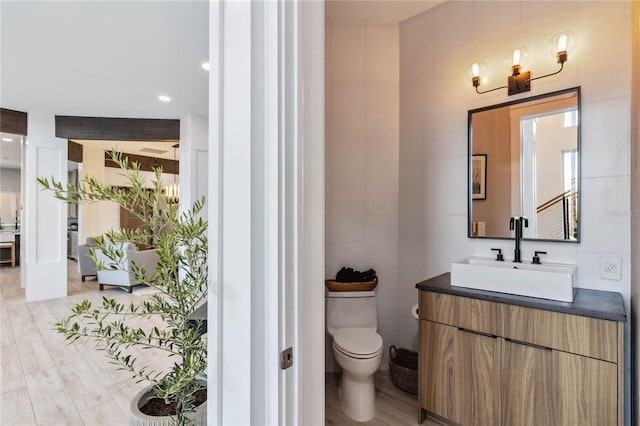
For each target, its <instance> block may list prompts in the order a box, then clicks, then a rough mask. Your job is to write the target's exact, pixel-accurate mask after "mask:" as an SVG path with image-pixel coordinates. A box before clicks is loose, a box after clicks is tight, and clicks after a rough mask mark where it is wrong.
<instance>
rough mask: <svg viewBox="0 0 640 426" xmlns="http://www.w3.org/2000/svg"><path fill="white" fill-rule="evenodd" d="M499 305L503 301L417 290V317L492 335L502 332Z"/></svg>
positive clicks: (501, 306)
mask: <svg viewBox="0 0 640 426" xmlns="http://www.w3.org/2000/svg"><path fill="white" fill-rule="evenodd" d="M502 309H503V305H501V304H499V303H493V302H487V301H484V300H479V299H472V298H469V297H460V296H452V295H450V294H442V293H435V292H428V291H421V292H420V319H424V320H429V321H433V322H438V323H441V324H447V325H452V326H454V327H461V328H464V329H467V330H472V331H479V332H481V333H487V334H491V335H495V336H499V335H501V334H502V333H501V332H502V330H501V327H500V326H501V321H500V317H501V312H502Z"/></svg>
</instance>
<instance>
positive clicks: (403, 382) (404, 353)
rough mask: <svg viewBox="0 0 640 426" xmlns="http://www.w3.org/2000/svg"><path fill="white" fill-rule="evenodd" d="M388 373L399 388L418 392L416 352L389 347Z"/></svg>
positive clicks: (409, 391) (414, 392)
mask: <svg viewBox="0 0 640 426" xmlns="http://www.w3.org/2000/svg"><path fill="white" fill-rule="evenodd" d="M389 374H390V375H391V381H392V382H393V384H394V385H396V387H397V388H398V389H400V390H403V391H405V392H408V393H410V394H413V395H417V394H418V353H417V352H414V351H411V350H409V349H403V348H400V349H396V347H395V346H394V345H391V346H390V347H389Z"/></svg>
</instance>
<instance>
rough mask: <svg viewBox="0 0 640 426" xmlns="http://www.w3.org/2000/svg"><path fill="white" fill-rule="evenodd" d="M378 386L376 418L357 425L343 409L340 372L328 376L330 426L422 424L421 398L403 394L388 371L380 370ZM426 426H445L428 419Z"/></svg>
mask: <svg viewBox="0 0 640 426" xmlns="http://www.w3.org/2000/svg"><path fill="white" fill-rule="evenodd" d="M374 380H375V384H376V411H377V414H376V417H375V418H374V419H373V420H371V421H370V422H367V423H360V422H355V421H353V420H351V419H349V418H348V417H346V416H345V415H344V414H343V413H342V410H341V408H340V400H339V397H338V383H339V381H340V373H327V374H325V420H326V421H325V423H326V424H327V425H371V426H404V425H407V426H409V425H418V397H417V396H415V395H411V394H409V393H406V392H403V391H401V390H400V389H398V388H396V387H395V386H394V385H393V383H392V382H391V378H390V377H389V372H388V371H378V372H376V373H375V376H374ZM422 425H423V426H441V425H443V423H438V422H437V421H436V420H435V419H431V418H427V420H425V422H424V423H422Z"/></svg>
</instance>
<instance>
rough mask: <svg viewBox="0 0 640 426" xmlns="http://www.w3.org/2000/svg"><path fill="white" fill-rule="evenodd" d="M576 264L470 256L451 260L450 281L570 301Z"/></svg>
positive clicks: (462, 284)
mask: <svg viewBox="0 0 640 426" xmlns="http://www.w3.org/2000/svg"><path fill="white" fill-rule="evenodd" d="M575 270H576V265H570V264H565V263H544V264H542V265H534V264H531V263H513V262H512V261H509V260H506V261H504V262H497V261H496V260H494V259H491V258H485V257H470V258H468V259H465V260H461V261H459V262H453V263H452V264H451V285H452V286H457V287H467V288H475V289H478V290H488V291H497V292H500V293H509V294H517V295H520V296H529V297H539V298H542V299H550V300H559V301H562V302H573V294H574V293H575V291H574V287H575V284H574V278H573V276H574V274H575Z"/></svg>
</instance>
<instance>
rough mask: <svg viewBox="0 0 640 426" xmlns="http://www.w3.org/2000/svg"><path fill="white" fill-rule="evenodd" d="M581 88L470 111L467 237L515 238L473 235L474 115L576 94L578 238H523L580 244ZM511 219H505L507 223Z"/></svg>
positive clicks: (526, 239)
mask: <svg viewBox="0 0 640 426" xmlns="http://www.w3.org/2000/svg"><path fill="white" fill-rule="evenodd" d="M580 87H581V86H576V87H571V88H569V89H563V90H558V91H555V92H549V93H543V94H540V95H536V96H531V97H528V98H522V99H516V100H514V101H509V102H503V103H500V104H495V105H489V106H486V107H481V108H476V109H472V110H469V111H468V113H467V119H468V124H467V237H468V238H477V239H487V240H512V239H513V237H491V236H484V237H481V236H477V235H473V229H472V228H473V216H472V207H473V195H472V191H471V185H472V178H473V177H472V176H473V175H472V160H473V127H472V117H473V114H474V113H478V112H483V111H488V110H492V109H497V108H503V107H508V106H512V105H516V104H521V103H525V102H531V101H537V100H540V99H545V98H550V97H552V96H558V95H563V94H567V93H576V95H577V104H578V105H577V106H578V112H577V114H578V131H577V141H576V142H577V146H576V149H577V150H578V180H577V185H576V191H577V193H578V225H577V233H578V236H577V238H576V239H575V240H559V239H556V240H553V239H545V238H523V240H525V241H544V242H551V243H574V244H575V243H579V242H580V237H581V236H582V231H581V226H580V223H581V222H582V220H581V215H582V195H581V193H582V97H581V90H580ZM520 192H521V194H520V204H521V205H522V190H521V191H520ZM508 219H509V218H505V223H506V222H507V220H508Z"/></svg>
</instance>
